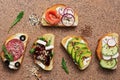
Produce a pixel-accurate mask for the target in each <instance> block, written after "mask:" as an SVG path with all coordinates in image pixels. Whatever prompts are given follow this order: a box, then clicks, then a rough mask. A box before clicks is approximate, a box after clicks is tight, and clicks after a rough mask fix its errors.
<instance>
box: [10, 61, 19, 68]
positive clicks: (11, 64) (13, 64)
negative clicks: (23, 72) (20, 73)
mask: <svg viewBox="0 0 120 80" xmlns="http://www.w3.org/2000/svg"><path fill="white" fill-rule="evenodd" d="M15 63H16V61H13V62H10V64H9V68H10V69H18V68H17V67H15Z"/></svg>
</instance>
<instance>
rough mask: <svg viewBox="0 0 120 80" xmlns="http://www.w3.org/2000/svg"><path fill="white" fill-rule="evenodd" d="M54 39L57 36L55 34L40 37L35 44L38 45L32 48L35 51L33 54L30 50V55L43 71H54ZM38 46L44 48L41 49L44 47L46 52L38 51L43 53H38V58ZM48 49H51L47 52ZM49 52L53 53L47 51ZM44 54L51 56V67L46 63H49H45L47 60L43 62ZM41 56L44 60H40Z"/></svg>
mask: <svg viewBox="0 0 120 80" xmlns="http://www.w3.org/2000/svg"><path fill="white" fill-rule="evenodd" d="M42 38H43V39H44V40H43V39H42ZM54 38H55V36H54V35H53V34H44V35H43V36H41V37H39V38H38V39H37V40H36V41H35V42H34V44H36V45H34V44H33V46H32V49H34V52H31V50H32V49H31V50H30V53H32V54H33V58H34V63H35V64H37V65H38V66H39V67H41V68H42V69H43V70H47V71H50V70H52V69H53V53H54V52H53V50H54ZM44 43H45V44H44ZM48 43H49V45H47V44H48ZM43 44H44V45H43ZM38 45H39V46H40V45H41V46H42V47H41V48H43V47H44V50H38V51H41V53H38V55H37V56H36V54H37V53H36V48H37V47H38ZM50 46H52V48H50ZM47 47H49V48H50V49H48V50H47ZM41 48H40V49H41ZM49 50H51V51H50V52H48V53H47V51H49ZM43 51H44V52H43ZM44 53H45V54H46V56H48V55H50V56H49V57H50V61H49V60H48V63H49V65H48V64H47V65H46V63H47V62H45V61H46V60H43V62H42V58H44ZM51 54H52V56H51ZM39 56H42V58H39V59H38V57H39ZM45 59H47V58H45Z"/></svg>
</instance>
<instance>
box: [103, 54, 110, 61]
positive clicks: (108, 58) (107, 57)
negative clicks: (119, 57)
mask: <svg viewBox="0 0 120 80" xmlns="http://www.w3.org/2000/svg"><path fill="white" fill-rule="evenodd" d="M102 57H103V59H104V60H110V59H111V56H104V55H103V56H102Z"/></svg>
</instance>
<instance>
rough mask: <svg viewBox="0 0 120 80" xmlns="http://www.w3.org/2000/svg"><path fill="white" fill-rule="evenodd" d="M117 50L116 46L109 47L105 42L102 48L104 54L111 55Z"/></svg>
mask: <svg viewBox="0 0 120 80" xmlns="http://www.w3.org/2000/svg"><path fill="white" fill-rule="evenodd" d="M117 52H118V47H117V46H114V47H109V46H108V45H107V44H105V45H104V46H103V48H102V54H103V55H105V56H112V55H115V54H117Z"/></svg>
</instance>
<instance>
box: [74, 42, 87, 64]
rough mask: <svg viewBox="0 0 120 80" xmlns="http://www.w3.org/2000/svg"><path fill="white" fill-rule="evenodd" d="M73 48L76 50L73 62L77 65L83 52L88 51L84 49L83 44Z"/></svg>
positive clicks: (84, 45)
mask: <svg viewBox="0 0 120 80" xmlns="http://www.w3.org/2000/svg"><path fill="white" fill-rule="evenodd" d="M74 47H75V48H78V49H76V51H75V61H76V62H77V63H78V60H79V57H80V54H81V53H83V52H85V51H88V49H87V47H86V44H83V43H79V44H77V45H75V46H74Z"/></svg>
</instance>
